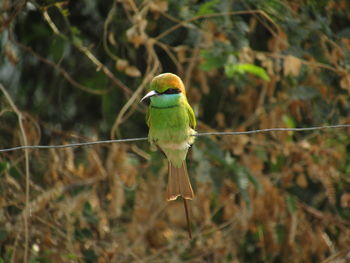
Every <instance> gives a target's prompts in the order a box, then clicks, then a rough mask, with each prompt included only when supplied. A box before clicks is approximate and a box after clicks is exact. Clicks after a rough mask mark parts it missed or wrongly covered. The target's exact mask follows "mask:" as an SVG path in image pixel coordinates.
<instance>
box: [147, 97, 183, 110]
mask: <svg viewBox="0 0 350 263" xmlns="http://www.w3.org/2000/svg"><path fill="white" fill-rule="evenodd" d="M181 96H182V94H181V93H178V94H162V95H158V96H153V97H151V106H155V107H159V108H163V107H176V106H178V105H179V102H180V99H181Z"/></svg>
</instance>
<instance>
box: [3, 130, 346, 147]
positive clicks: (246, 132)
mask: <svg viewBox="0 0 350 263" xmlns="http://www.w3.org/2000/svg"><path fill="white" fill-rule="evenodd" d="M337 128H350V124H338V125H327V126H316V127H307V128H269V129H260V130H252V131H241V132H202V133H196V134H194V135H193V136H196V137H199V136H210V135H216V136H221V135H242V134H246V135H247V134H254V133H263V132H274V131H314V130H324V129H337ZM147 139H148V138H147V137H140V138H128V139H118V140H105V141H95V142H81V143H70V144H63V145H28V146H25V145H23V146H17V147H12V148H6V149H0V152H10V151H16V150H23V149H62V148H71V147H81V146H91V145H96V144H109V143H122V142H137V141H146V140H147Z"/></svg>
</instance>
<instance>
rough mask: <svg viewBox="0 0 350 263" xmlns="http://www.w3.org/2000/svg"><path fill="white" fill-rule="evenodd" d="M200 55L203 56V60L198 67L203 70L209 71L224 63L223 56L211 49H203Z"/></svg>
mask: <svg viewBox="0 0 350 263" xmlns="http://www.w3.org/2000/svg"><path fill="white" fill-rule="evenodd" d="M201 57H203V58H204V62H202V63H201V64H200V65H199V68H200V69H201V70H203V71H210V70H213V69H216V68H219V67H222V66H223V65H224V64H225V58H224V57H223V56H219V55H214V54H213V53H212V52H211V51H208V50H203V51H202V52H201Z"/></svg>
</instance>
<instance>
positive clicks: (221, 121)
mask: <svg viewBox="0 0 350 263" xmlns="http://www.w3.org/2000/svg"><path fill="white" fill-rule="evenodd" d="M215 120H216V122H217V124H218V126H219V128H224V127H226V122H225V115H224V114H223V113H222V112H218V113H217V114H216V115H215Z"/></svg>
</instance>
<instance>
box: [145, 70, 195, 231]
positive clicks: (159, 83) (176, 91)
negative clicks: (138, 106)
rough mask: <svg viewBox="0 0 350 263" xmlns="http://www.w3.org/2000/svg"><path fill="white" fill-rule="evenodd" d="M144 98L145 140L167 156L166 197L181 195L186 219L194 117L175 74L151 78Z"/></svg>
mask: <svg viewBox="0 0 350 263" xmlns="http://www.w3.org/2000/svg"><path fill="white" fill-rule="evenodd" d="M148 98H149V99H150V104H149V108H148V112H147V115H146V122H147V125H148V127H149V134H148V139H149V141H150V143H151V145H153V146H157V147H158V148H160V150H161V151H162V152H163V153H164V154H165V155H166V157H167V159H168V166H169V179H168V187H167V200H168V201H170V200H175V199H176V198H177V197H178V196H181V197H182V198H183V199H184V202H185V209H186V216H187V219H188V211H187V205H186V199H193V197H194V194H193V190H192V186H191V183H190V180H189V177H188V173H187V168H186V155H187V152H188V149H189V148H190V146H191V144H192V143H193V142H194V138H195V137H194V136H193V135H194V134H195V133H196V132H195V130H194V128H195V126H196V118H195V115H194V112H193V110H192V108H191V106H190V105H189V104H188V101H187V98H186V91H185V87H184V84H183V83H182V80H181V79H180V78H179V77H178V76H177V75H175V74H172V73H164V74H160V75H158V76H156V77H155V78H153V80H152V82H151V85H150V91H149V92H148V93H147V94H146V95H145V96H144V97H143V98H142V99H141V101H143V100H145V99H148ZM153 148H155V147H153ZM188 223H189V221H188ZM189 233H190V232H189ZM190 235H191V234H190Z"/></svg>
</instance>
